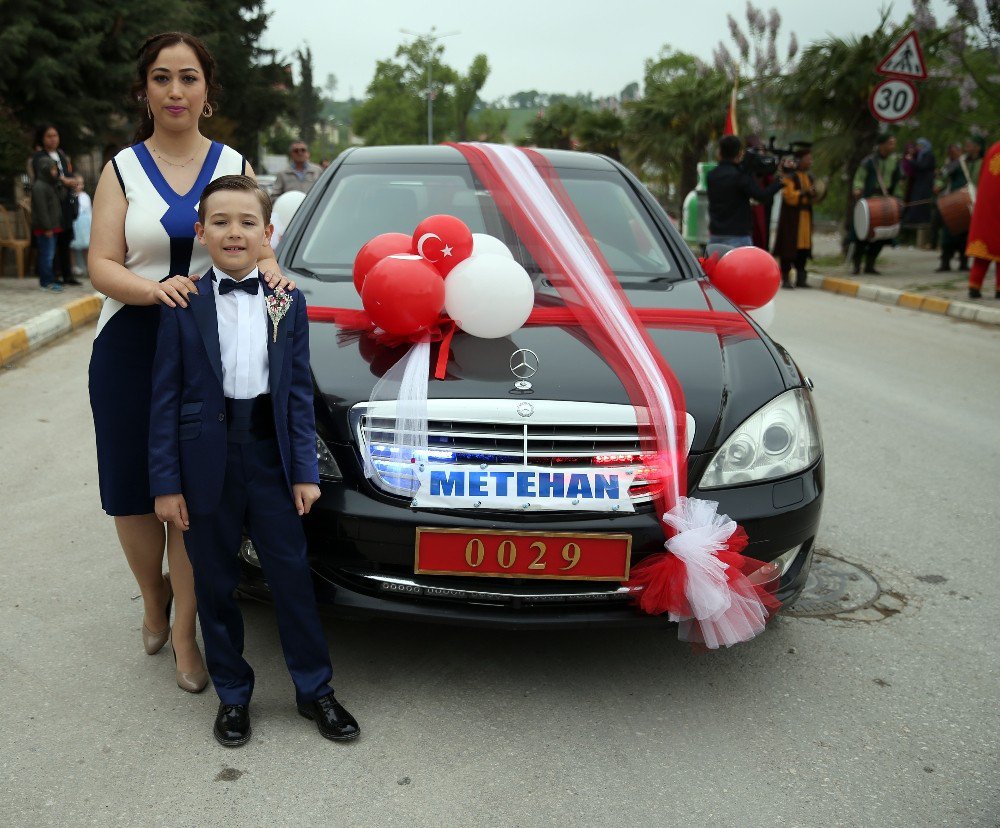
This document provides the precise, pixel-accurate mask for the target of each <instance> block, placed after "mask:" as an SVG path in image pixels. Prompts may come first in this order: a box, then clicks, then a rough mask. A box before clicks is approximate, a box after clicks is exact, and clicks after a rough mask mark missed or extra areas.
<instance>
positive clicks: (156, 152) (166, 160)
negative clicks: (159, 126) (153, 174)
mask: <svg viewBox="0 0 1000 828" xmlns="http://www.w3.org/2000/svg"><path fill="white" fill-rule="evenodd" d="M149 146H150V147H151V148H152V150H153V153H154V155H156V157H157V158H159V159H160V160H161V161H162V162H163V163H164V164H169V165H170V166H171V167H186V166H187V165H188V164H190V163H191V162H192V161H194V159H195V158H197V157H198V153H199V151H200V150H201V144H200V143H199V145H198V149H196V150H195V152H194V155H192V156H191V157H190V158H189V159H188V160H187V161H185V162H184V163H183V164H177V163H175V162H174V161H171V160H170V159H169V158H167V157H166V156H164V154H163V153H162V152H160V150H159V148H157V146H156V144H154V143H153V142H152V141H150V143H149ZM176 157H177V156H176V155H175V156H174V158H176Z"/></svg>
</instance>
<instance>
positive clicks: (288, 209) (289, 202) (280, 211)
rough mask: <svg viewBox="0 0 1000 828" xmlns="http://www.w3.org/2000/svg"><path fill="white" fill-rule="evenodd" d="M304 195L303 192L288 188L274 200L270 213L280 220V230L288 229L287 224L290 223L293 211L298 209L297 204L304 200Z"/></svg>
mask: <svg viewBox="0 0 1000 828" xmlns="http://www.w3.org/2000/svg"><path fill="white" fill-rule="evenodd" d="M305 197H306V194H305V193H300V192H299V191H298V190H289V191H288V192H287V193H282V194H281V195H280V196H278V197H277V198H276V199H275V200H274V206H273V207H272V208H271V215H272V216H274V218H276V219H277V220H278V221H279V222H281V229H282V231H284V230H286V229H288V225H289V224H291V223H292V216H294V215H295V211H296V210H298V209H299V205H300V204H301V203H302V202H303V201H304V200H305ZM275 223H277V222H275Z"/></svg>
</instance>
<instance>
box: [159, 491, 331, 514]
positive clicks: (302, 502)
mask: <svg viewBox="0 0 1000 828" xmlns="http://www.w3.org/2000/svg"><path fill="white" fill-rule="evenodd" d="M292 494H293V495H294V498H295V509H296V511H297V512H298V513H299V514H300V515H308V514H309V510H310V509H311V508H312V505H313V504H314V503H315V502H316V501H317V500H319V486H317V485H316V484H315V483H296V484H295V485H294V486H292ZM157 501H159V498H157ZM157 514H159V512H157Z"/></svg>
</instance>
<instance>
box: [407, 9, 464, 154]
mask: <svg viewBox="0 0 1000 828" xmlns="http://www.w3.org/2000/svg"><path fill="white" fill-rule="evenodd" d="M434 28H435V27H434V26H431V30H430V31H429V32H426V33H424V34H421V33H420V32H411V31H410V30H409V29H400V30H399V31H400V32H401V33H402V34H405V35H410V37H415V38H417V40H422V41H426V43H427V93H426V94H427V143H428V145H430V144H433V143H434V86H433V78H432V77H431V74H432V67H433V65H434V44H435V43H436V42H437V41H439V40H441V39H442V38H445V37H451V36H452V35H457V34H461V32H443V33H442V34H435V33H434Z"/></svg>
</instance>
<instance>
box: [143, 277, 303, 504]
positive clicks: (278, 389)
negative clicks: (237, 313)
mask: <svg viewBox="0 0 1000 828" xmlns="http://www.w3.org/2000/svg"><path fill="white" fill-rule="evenodd" d="M214 281H215V273H214V271H213V269H212V268H209V270H208V272H207V273H206V274H205V275H204V276H203V277H202V278H201V279H199V280H198V282H196V287H197V288H198V295H197V296H193V297H191V298H190V299H189V300H188V306H187V307H186V308H181V307H176V308H170V307H167V306H166V305H164V306H163V307H162V308H161V312H160V327H159V333H158V335H157V342H156V357H155V359H154V360H153V399H152V404H151V405H150V412H149V491H150V495H151V496H152V497H157V496H159V495H166V494H183V495H184V498H185V500H186V501H187V505H188V509H189V511H192V512H196V513H204V512H210V511H213V510H214V509H215V508H216V507H217V506H218V504H219V500H220V498H221V495H222V484H223V480H224V478H225V473H226V454H227V446H226V430H227V423H226V402H225V398H224V396H223V393H222V352H221V350H220V347H219V325H218V319H217V317H216V311H215V290H214V289H213V288H212V283H213V282H214ZM260 285H261V290H263V291H264V296H265V297H267V296H270V295H272V294H273V292H274V291H272V290H271V289H270V288H269V287H268V286H267V283H266V282H264V280H263V279H261V280H260ZM289 295H290V296H291V297H292V303H291V306H290V307H289V308H288V312H287V313H286V314H285V315H284V316H283V317H282V318H281V320H280V321H279V323H278V336H277V341H275V337H274V323H273V322H272V321H271V318H270V316H268V320H267V357H268V371H269V380H270V382H269V385H270V392H271V402H272V404H273V406H274V426H275V432H276V436H277V441H278V447H279V449H280V452H281V463H282V465H283V466H284V470H285V478H286V480H287V481H288V486H289V496H290V497H291V487H292V485H293V484H295V483H319V466H318V462H317V458H316V415H315V412H314V410H313V383H312V375H311V373H310V370H309V323H308V321H307V319H306V302H305V299H304V297H303V296H302V294H301V292H300V291H298V290H294V291H292V292H291V293H290V294H289Z"/></svg>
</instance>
